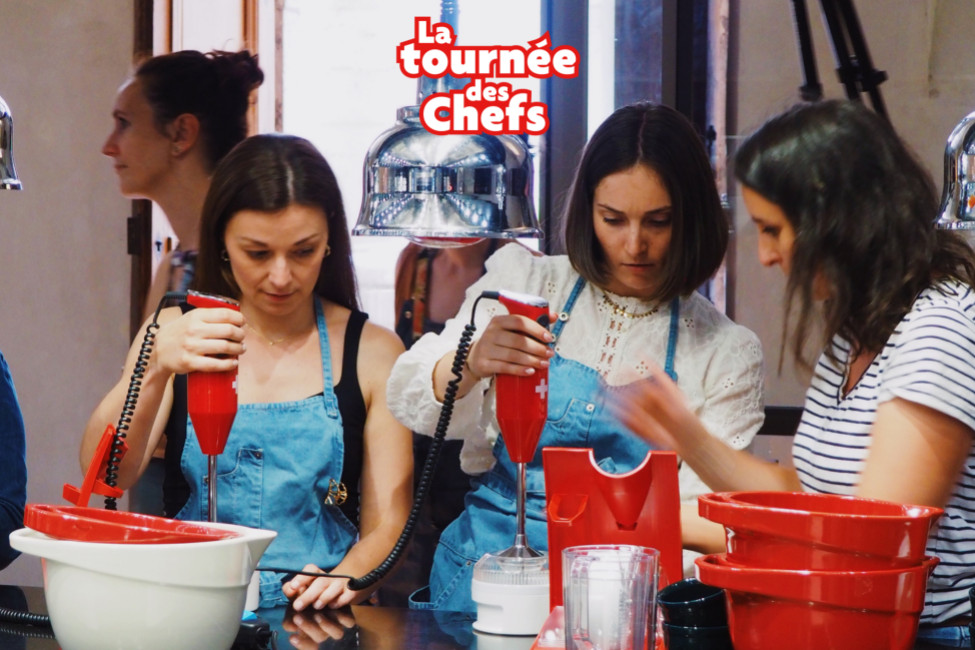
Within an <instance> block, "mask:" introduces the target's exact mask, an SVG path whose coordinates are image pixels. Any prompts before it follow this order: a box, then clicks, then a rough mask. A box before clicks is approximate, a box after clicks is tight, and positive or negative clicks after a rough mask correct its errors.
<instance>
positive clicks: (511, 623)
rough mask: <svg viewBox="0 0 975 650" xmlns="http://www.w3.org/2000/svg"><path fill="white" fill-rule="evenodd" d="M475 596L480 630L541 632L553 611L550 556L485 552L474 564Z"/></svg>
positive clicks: (512, 633)
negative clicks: (501, 554)
mask: <svg viewBox="0 0 975 650" xmlns="http://www.w3.org/2000/svg"><path fill="white" fill-rule="evenodd" d="M471 598H472V599H473V600H474V603H475V604H476V605H477V620H476V621H474V624H473V627H474V629H475V630H477V631H478V632H487V633H489V634H500V635H506V636H535V635H537V634H538V632H539V630H541V629H542V624H544V623H545V619H546V618H548V615H549V589H548V557H547V556H544V555H543V556H541V557H532V558H519V557H502V556H498V555H492V554H490V553H488V554H485V555H484V556H483V557H482V558H481V559H480V560H478V561H477V564H475V565H474V579H473V581H472V582H471Z"/></svg>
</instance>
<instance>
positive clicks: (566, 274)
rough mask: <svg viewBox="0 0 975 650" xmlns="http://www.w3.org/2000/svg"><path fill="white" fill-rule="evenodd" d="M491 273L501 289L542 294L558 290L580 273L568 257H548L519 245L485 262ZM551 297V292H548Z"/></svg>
mask: <svg viewBox="0 0 975 650" xmlns="http://www.w3.org/2000/svg"><path fill="white" fill-rule="evenodd" d="M485 268H486V269H487V271H488V273H490V274H491V275H493V276H495V277H494V279H495V280H499V281H500V284H499V286H498V288H499V289H505V288H508V289H512V290H517V291H527V292H529V293H532V292H535V293H537V292H539V291H540V287H542V288H544V287H546V286H548V287H553V286H554V287H558V286H561V285H562V284H563V283H564V281H565V280H566V279H568V278H570V276H575V275H576V273H575V271H574V270H573V269H572V265H571V264H570V263H569V258H568V256H566V255H546V254H544V253H541V252H539V251H536V250H533V249H531V248H528V247H527V246H525V245H524V244H521V243H518V242H515V243H512V244H508V245H505V246H501V247H500V248H498V250H497V251H495V252H494V254H493V255H491V257H489V258H488V259H487V262H485ZM546 293H547V292H546Z"/></svg>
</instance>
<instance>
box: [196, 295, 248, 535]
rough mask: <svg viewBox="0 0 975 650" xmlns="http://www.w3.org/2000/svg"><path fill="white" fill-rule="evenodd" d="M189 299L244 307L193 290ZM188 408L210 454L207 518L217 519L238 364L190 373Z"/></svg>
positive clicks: (203, 303) (209, 304)
mask: <svg viewBox="0 0 975 650" xmlns="http://www.w3.org/2000/svg"><path fill="white" fill-rule="evenodd" d="M186 301H187V302H188V303H189V304H191V305H193V306H194V307H224V308H226V309H233V310H236V311H240V305H238V304H237V302H236V301H233V300H230V299H229V298H223V297H220V296H212V295H207V294H202V293H197V292H195V291H190V292H189V294H188V295H187V297H186ZM186 411H187V413H189V416H190V420H191V421H192V422H193V428H194V429H195V430H196V437H197V439H198V440H199V441H200V449H201V450H202V451H203V453H204V454H206V455H207V520H208V521H216V520H217V456H219V455H220V454H222V453H223V450H224V448H226V446H227V438H228V437H229V436H230V428H231V427H232V426H233V424H234V418H235V417H236V416H237V368H236V367H235V368H234V369H233V370H225V371H222V372H191V373H188V374H187V375H186Z"/></svg>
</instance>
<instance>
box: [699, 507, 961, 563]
mask: <svg viewBox="0 0 975 650" xmlns="http://www.w3.org/2000/svg"><path fill="white" fill-rule="evenodd" d="M698 512H699V513H700V514H701V516H702V517H704V518H706V519H709V520H711V521H715V522H717V523H719V524H722V525H724V527H725V531H726V540H727V550H728V560H729V561H731V562H734V563H737V564H740V565H743V566H749V567H764V568H768V569H813V570H829V571H833V570H835V571H856V570H870V569H892V568H898V567H909V566H915V565H917V564H918V563H920V562H921V561H922V560H923V558H924V553H925V547H926V545H927V539H928V533H929V532H930V529H931V525H932V524H933V523H934V521H935V520H936V519H937V518H938V517H939V516H940V515H941V513H942V510H941V509H940V508H932V507H929V506H912V505H903V504H899V503H892V502H889V501H878V500H875V499H862V498H859V497H852V496H839V495H835V494H818V493H812V492H721V493H716V494H705V495H702V496H700V497H698Z"/></svg>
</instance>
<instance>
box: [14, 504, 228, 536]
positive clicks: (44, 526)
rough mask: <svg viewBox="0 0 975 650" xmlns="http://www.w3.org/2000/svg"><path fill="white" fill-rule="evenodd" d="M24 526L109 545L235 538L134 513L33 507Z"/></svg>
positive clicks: (44, 506) (225, 531) (222, 531)
mask: <svg viewBox="0 0 975 650" xmlns="http://www.w3.org/2000/svg"><path fill="white" fill-rule="evenodd" d="M24 525H25V526H26V527H27V528H31V529H33V530H36V531H38V532H40V533H44V534H45V535H48V536H50V537H56V538H58V539H66V540H73V541H77V542H102V543H109V544H182V543H187V542H211V541H216V540H219V539H226V538H228V537H236V536H237V533H236V532H234V531H230V530H221V529H219V528H213V527H210V526H205V525H202V524H194V523H188V522H185V521H178V520H176V519H167V518H165V517H155V516H153V515H143V514H138V513H135V512H118V511H115V510H102V509H99V508H84V507H79V506H53V505H45V504H36V503H31V504H28V505H27V507H26V508H25V509H24Z"/></svg>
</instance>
